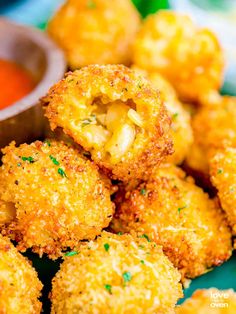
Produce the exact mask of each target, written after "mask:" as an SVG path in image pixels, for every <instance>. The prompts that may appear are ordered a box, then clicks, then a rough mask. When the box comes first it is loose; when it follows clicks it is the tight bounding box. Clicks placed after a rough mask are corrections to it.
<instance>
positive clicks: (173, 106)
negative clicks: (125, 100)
mask: <svg viewBox="0 0 236 314" xmlns="http://www.w3.org/2000/svg"><path fill="white" fill-rule="evenodd" d="M133 68H134V69H135V70H136V71H139V72H141V73H143V75H144V76H145V77H147V78H148V79H149V80H150V82H151V83H152V84H153V86H154V87H155V88H157V89H158V90H159V91H160V92H161V95H162V98H163V100H164V103H165V106H166V108H167V110H168V112H169V115H170V117H171V120H172V123H171V131H170V133H171V136H172V139H173V148H174V154H172V155H170V156H168V157H167V160H166V162H168V163H173V164H176V165H180V164H181V163H182V162H183V161H184V159H185V157H186V156H187V154H188V152H189V149H190V146H191V144H192V143H193V134H192V127H191V119H190V114H189V112H187V110H185V108H184V106H183V104H182V103H181V102H180V101H179V100H178V97H177V94H176V92H175V90H174V88H173V87H172V86H171V84H170V83H169V82H168V81H167V80H166V79H165V78H164V77H163V76H162V75H161V74H159V73H155V72H149V73H148V72H146V71H144V70H139V69H137V68H135V67H133Z"/></svg>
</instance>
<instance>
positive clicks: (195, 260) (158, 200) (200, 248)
mask: <svg viewBox="0 0 236 314" xmlns="http://www.w3.org/2000/svg"><path fill="white" fill-rule="evenodd" d="M123 198H124V199H123V200H122V201H121V200H120V196H119V199H118V201H117V203H118V204H117V207H118V209H117V212H116V214H115V216H114V219H113V220H112V225H111V228H112V229H113V230H114V231H116V232H118V231H121V232H131V231H135V232H137V233H138V234H139V235H142V234H145V235H146V236H147V237H148V238H149V239H151V240H153V241H155V242H156V243H157V244H160V245H162V246H163V251H164V253H165V254H166V255H167V256H168V257H169V258H170V260H171V261H172V263H173V264H174V266H175V267H177V268H178V269H179V270H180V272H181V274H182V279H185V278H194V277H196V276H199V275H201V274H203V273H205V272H207V271H208V269H209V268H211V267H213V266H218V265H220V264H222V263H223V262H224V261H225V260H227V259H228V258H229V257H230V256H231V233H230V230H229V229H228V227H227V223H226V219H225V216H224V214H223V213H222V211H221V209H220V207H219V205H218V203H217V201H216V200H211V199H209V197H208V195H207V194H206V193H204V192H203V190H202V189H201V188H199V187H197V186H196V185H195V184H194V181H193V179H192V178H191V177H186V174H185V173H184V172H183V171H182V170H181V169H180V168H177V167H175V166H173V165H163V167H162V168H160V169H154V171H153V174H152V175H151V176H150V178H149V180H148V181H147V182H146V183H142V184H140V185H139V186H138V187H137V188H136V189H135V190H133V191H132V192H126V193H125V195H124V197H123Z"/></svg>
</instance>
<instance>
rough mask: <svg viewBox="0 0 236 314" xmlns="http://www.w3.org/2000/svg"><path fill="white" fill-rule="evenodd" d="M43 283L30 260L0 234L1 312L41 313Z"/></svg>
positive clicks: (14, 313)
mask: <svg viewBox="0 0 236 314" xmlns="http://www.w3.org/2000/svg"><path fill="white" fill-rule="evenodd" d="M41 289H42V284H41V282H40V281H39V279H38V276H37V273H36V271H35V270H34V269H33V267H32V266H31V264H30V263H29V261H28V260H27V259H26V258H25V257H24V256H22V255H21V254H20V253H19V252H18V251H17V250H16V249H15V248H14V246H13V245H12V243H11V242H10V241H9V239H7V238H5V237H3V236H1V235H0V313H2V314H19V313H24V314H39V313H41V309H42V304H41V302H39V297H40V295H41Z"/></svg>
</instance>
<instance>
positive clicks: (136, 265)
mask: <svg viewBox="0 0 236 314" xmlns="http://www.w3.org/2000/svg"><path fill="white" fill-rule="evenodd" d="M73 254H74V252H73ZM73 254H72V255H73ZM179 280H180V274H179V272H178V271H177V270H176V269H175V268H174V267H173V265H172V264H171V262H170V261H169V260H168V258H167V257H166V256H165V255H164V254H163V252H162V249H161V247H159V246H156V245H155V244H154V243H149V242H148V241H147V240H146V239H144V238H136V237H133V236H131V235H115V234H112V233H108V232H103V233H102V235H101V237H98V238H97V239H96V240H95V241H90V242H88V243H84V244H81V247H80V250H79V252H78V254H77V255H73V256H68V257H66V258H65V261H64V262H63V263H62V265H61V268H60V271H59V272H58V273H57V274H56V276H55V278H54V279H53V282H52V294H51V301H52V314H60V313H61V314H62V313H63V314H67V313H68V314H70V313H81V314H83V313H97V314H100V313H101V314H103V313H106V314H120V313H122V314H131V313H136V314H139V313H140V314H143V313H160V314H173V313H174V306H175V304H176V302H177V300H178V299H179V298H180V297H181V296H182V288H181V285H180V283H179Z"/></svg>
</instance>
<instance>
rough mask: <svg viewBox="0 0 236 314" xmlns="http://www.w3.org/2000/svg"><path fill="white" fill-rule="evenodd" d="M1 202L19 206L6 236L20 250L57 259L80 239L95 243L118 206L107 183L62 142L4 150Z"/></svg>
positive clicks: (16, 207)
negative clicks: (9, 237) (15, 242)
mask: <svg viewBox="0 0 236 314" xmlns="http://www.w3.org/2000/svg"><path fill="white" fill-rule="evenodd" d="M3 153H4V154H5V155H4V157H3V165H2V167H1V168H2V169H1V172H0V198H1V200H2V201H3V202H5V203H6V204H9V203H10V204H12V203H13V204H15V211H16V219H14V220H12V221H11V223H10V224H9V221H6V225H5V228H4V229H3V232H5V233H7V234H9V235H11V234H12V233H13V234H15V239H16V241H17V242H18V248H19V249H20V250H21V251H24V250H26V249H27V248H32V249H33V251H34V252H36V253H38V254H39V255H40V256H41V255H42V254H43V253H47V254H48V255H49V257H51V258H56V257H58V256H60V255H61V252H62V250H64V249H66V248H67V247H70V248H72V249H73V248H74V247H75V246H76V245H77V244H78V241H79V240H82V239H94V238H95V237H96V236H97V235H99V234H100V233H101V230H102V229H103V228H105V227H107V226H108V224H109V222H110V220H111V218H112V214H113V210H114V208H113V207H114V206H113V203H112V202H111V200H110V191H109V186H108V182H107V181H108V180H107V179H106V181H104V180H103V176H102V175H100V174H99V172H98V169H97V167H96V166H95V165H94V164H93V163H91V162H90V161H89V160H87V159H86V158H85V157H84V156H83V155H81V154H80V153H79V152H77V150H75V149H74V148H73V147H69V146H67V145H66V144H64V143H63V142H56V141H50V142H48V141H46V142H40V141H36V142H34V143H32V144H30V145H28V144H22V145H20V147H15V144H14V142H13V143H11V144H10V145H9V146H7V147H6V148H4V149H3Z"/></svg>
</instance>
